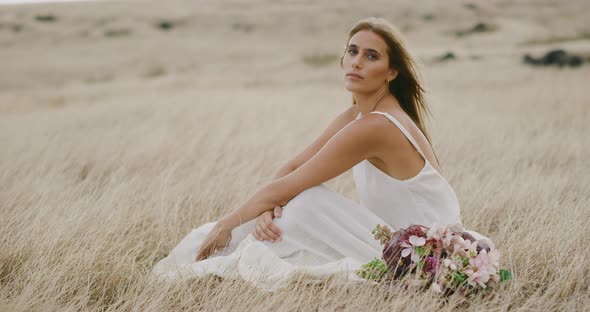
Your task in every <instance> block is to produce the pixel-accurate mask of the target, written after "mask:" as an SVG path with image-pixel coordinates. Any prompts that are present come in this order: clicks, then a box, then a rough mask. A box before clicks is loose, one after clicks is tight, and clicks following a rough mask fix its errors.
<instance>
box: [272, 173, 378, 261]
mask: <svg viewBox="0 0 590 312" xmlns="http://www.w3.org/2000/svg"><path fill="white" fill-rule="evenodd" d="M273 221H274V222H275V224H276V225H277V226H278V227H279V229H281V232H282V237H281V240H280V241H278V242H274V243H273V242H269V241H264V244H266V245H267V246H268V247H269V248H271V249H273V251H274V252H275V253H277V255H278V256H280V257H281V258H283V259H285V260H286V261H288V262H292V263H297V264H321V263H325V262H331V261H335V260H339V259H342V258H344V257H351V258H355V259H359V260H360V261H370V260H372V259H373V257H379V256H380V255H381V251H382V248H381V245H380V244H379V241H377V240H375V239H374V238H373V234H371V230H372V229H373V228H374V227H375V225H377V224H382V225H383V224H385V222H384V221H383V220H382V219H381V218H379V217H378V216H377V215H375V214H374V213H373V212H371V211H370V210H368V209H367V208H365V207H363V206H361V205H360V204H358V203H356V202H355V201H353V200H351V199H349V198H346V197H344V196H342V195H340V194H338V193H336V192H334V191H332V190H330V189H329V188H328V187H327V186H325V185H324V184H321V185H318V186H314V187H311V188H309V189H307V190H305V191H303V192H301V193H300V194H298V195H297V196H295V197H294V198H293V199H291V201H289V202H288V203H287V205H286V206H284V209H283V214H282V216H281V217H280V218H275V219H274V220H273ZM318 262H319V263H318Z"/></svg>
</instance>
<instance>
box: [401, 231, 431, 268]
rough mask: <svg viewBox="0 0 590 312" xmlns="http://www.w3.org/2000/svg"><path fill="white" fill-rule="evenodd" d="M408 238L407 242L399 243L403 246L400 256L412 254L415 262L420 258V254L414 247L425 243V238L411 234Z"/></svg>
mask: <svg viewBox="0 0 590 312" xmlns="http://www.w3.org/2000/svg"><path fill="white" fill-rule="evenodd" d="M408 240H409V241H410V243H409V244H408V243H401V246H402V247H404V249H402V257H407V256H408V255H409V254H412V256H411V259H412V261H414V262H416V261H418V260H419V259H420V255H418V252H416V247H420V246H423V245H424V244H426V239H425V238H424V237H418V236H416V235H412V236H410V238H409V239H408Z"/></svg>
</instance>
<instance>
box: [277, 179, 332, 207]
mask: <svg viewBox="0 0 590 312" xmlns="http://www.w3.org/2000/svg"><path fill="white" fill-rule="evenodd" d="M325 187H326V186H324V185H323V184H320V185H316V186H312V187H310V188H308V189H306V190H303V191H302V192H301V193H299V194H297V195H296V196H295V197H293V198H292V199H291V200H290V201H289V202H288V203H287V205H285V209H286V208H287V207H293V206H302V207H309V206H310V205H309V204H310V203H314V202H316V203H317V202H318V201H319V196H321V195H320V194H321V193H322V192H324V191H325Z"/></svg>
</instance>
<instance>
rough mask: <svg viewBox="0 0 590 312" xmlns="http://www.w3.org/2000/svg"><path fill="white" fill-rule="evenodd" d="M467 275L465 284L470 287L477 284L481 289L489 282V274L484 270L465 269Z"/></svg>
mask: <svg viewBox="0 0 590 312" xmlns="http://www.w3.org/2000/svg"><path fill="white" fill-rule="evenodd" d="M464 272H465V274H467V276H468V278H467V283H468V284H469V285H471V286H475V285H476V284H479V286H481V287H482V288H486V283H487V282H488V281H489V280H490V274H489V273H488V272H487V271H486V270H481V271H480V270H477V271H475V270H473V269H467V270H465V271H464Z"/></svg>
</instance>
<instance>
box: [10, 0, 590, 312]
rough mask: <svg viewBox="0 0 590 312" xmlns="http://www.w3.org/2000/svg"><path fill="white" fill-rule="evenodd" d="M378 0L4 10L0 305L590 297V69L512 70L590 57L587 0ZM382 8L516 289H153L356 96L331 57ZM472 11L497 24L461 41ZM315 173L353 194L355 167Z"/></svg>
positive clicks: (475, 217)
mask: <svg viewBox="0 0 590 312" xmlns="http://www.w3.org/2000/svg"><path fill="white" fill-rule="evenodd" d="M371 5H372V6H371V7H369V6H367V4H365V3H361V2H353V1H344V2H341V1H338V2H336V1H335V2H333V3H324V4H318V3H308V4H302V3H296V2H286V3H283V4H277V3H276V2H271V1H266V2H265V1H254V2H251V3H248V4H246V3H245V2H232V1H208V2H199V3H194V2H191V1H174V2H168V1H167V2H166V4H164V3H163V2H162V3H159V2H148V1H146V2H141V4H140V2H133V1H129V2H123V1H120V2H117V1H109V2H100V1H99V2H96V3H94V2H93V3H67V4H37V5H27V6H6V7H0V21H2V23H0V24H1V26H0V68H2V75H0V146H1V148H0V185H1V187H0V213H1V218H0V310H2V311H40V310H43V311H46V310H59V311H70V310H72V311H77V310H138V311H148V310H151V311H163V310H221V311H229V310H292V309H294V308H295V307H296V309H297V310H304V311H308V310H313V311H315V310H354V311H365V310H394V311H396V310H401V309H404V310H420V311H422V310H424V311H428V310H434V309H437V310H441V311H448V310H454V309H458V308H459V309H465V310H476V311H477V310H491V311H503V310H523V311H529V310H539V311H541V310H542V311H551V310H554V311H555V310H572V311H574V310H575V311H582V310H587V309H589V308H588V307H590V296H589V295H588V294H589V290H588V285H589V283H590V260H589V259H590V248H588V246H587V244H586V243H585V239H587V238H588V237H589V236H590V227H588V221H590V209H589V208H590V207H589V202H590V170H589V169H588V168H590V167H589V166H588V161H587V155H590V140H589V139H588V134H590V126H589V122H590V94H589V93H588V82H589V77H590V66H589V64H588V63H587V64H586V65H583V66H581V67H579V68H553V67H543V68H541V67H529V66H527V65H525V64H523V63H522V62H521V57H522V54H523V53H536V54H539V53H543V52H545V51H547V50H549V49H552V48H564V49H567V50H568V51H572V52H576V53H589V52H590V40H588V38H587V37H583V36H582V37H580V36H579V34H582V33H588V31H589V29H588V28H587V27H588V25H587V20H588V17H589V16H588V12H590V11H589V10H588V9H589V7H588V6H589V5H588V3H587V2H585V1H570V2H567V3H566V2H558V1H522V2H520V1H519V2H518V4H511V3H509V2H506V1H488V2H486V3H481V4H479V3H476V4H474V5H468V2H461V1H450V2H445V3H440V2H438V1H434V0H432V1H425V2H424V3H423V4H422V5H420V6H417V5H415V4H410V3H407V2H403V1H394V2H391V1H388V2H386V1H377V2H375V3H374V4H371ZM373 15H375V16H383V17H386V18H388V19H389V20H391V21H392V22H393V23H394V24H396V25H397V26H398V27H400V29H401V30H402V31H403V33H404V34H405V35H406V38H407V41H408V42H409V45H410V47H411V48H412V50H413V52H414V55H415V56H416V58H417V59H418V60H419V63H420V70H421V74H422V76H421V77H422V79H423V82H424V85H425V86H426V88H427V100H428V103H429V105H430V108H431V110H432V112H433V118H432V119H431V120H430V122H429V124H428V126H429V129H430V133H431V136H432V138H433V142H434V149H435V151H436V152H437V155H438V158H439V160H440V163H441V166H442V169H443V175H444V176H445V177H446V178H447V179H448V180H449V183H450V184H451V185H452V186H453V188H454V189H455V191H456V193H457V196H458V198H459V200H460V203H461V206H462V218H463V223H464V225H465V226H466V227H467V228H469V229H472V230H475V231H478V232H480V233H482V234H485V235H487V236H489V237H490V238H492V239H493V240H494V242H495V245H496V246H497V247H498V248H499V250H500V252H501V253H502V257H501V266H502V267H506V268H508V269H509V270H511V271H512V272H513V274H514V278H513V280H512V281H511V282H510V283H508V284H507V285H504V287H502V288H501V289H499V290H498V292H497V294H496V297H495V298H493V299H492V300H483V299H481V298H475V299H472V300H470V301H469V302H465V301H464V300H462V299H461V298H460V297H451V298H450V300H449V302H448V303H446V304H443V302H442V301H441V300H440V299H439V298H437V297H436V296H434V295H433V294H430V293H427V294H422V293H408V292H405V293H404V292H397V291H396V292H389V291H388V290H386V289H380V288H378V287H369V286H363V287H360V286H341V285H336V284H333V283H331V281H330V280H326V283H324V284H321V285H315V286H310V285H305V284H304V283H302V282H300V281H298V280H297V279H294V280H293V283H292V287H288V288H285V289H281V290H279V291H277V292H276V293H274V294H270V293H266V292H264V291H260V290H257V289H255V288H252V287H250V286H249V285H248V284H246V283H244V282H243V281H239V280H236V281H232V280H221V279H219V278H217V277H215V276H208V277H206V278H198V279H193V280H189V281H183V282H176V283H171V284H163V283H161V282H153V281H150V280H149V279H147V278H146V273H148V272H149V271H150V269H151V268H152V267H153V265H154V264H155V263H156V262H157V261H158V260H159V259H161V258H163V257H164V256H165V255H166V254H167V253H168V252H169V251H170V250H171V248H173V247H174V246H175V245H176V244H177V243H178V241H179V240H180V239H181V238H182V237H184V236H185V235H186V234H187V233H188V232H189V231H190V230H191V229H192V228H195V227H197V226H199V225H201V224H203V223H205V222H208V221H211V220H214V219H216V218H218V217H220V216H222V215H224V214H225V213H227V212H229V211H231V210H232V209H235V208H236V207H237V206H238V205H240V204H241V203H242V202H243V201H245V200H246V199H247V198H248V197H249V196H250V195H252V194H253V193H254V192H255V191H256V190H257V189H258V187H260V186H262V185H263V184H265V183H267V182H268V181H269V180H270V179H271V177H272V176H273V175H274V173H275V171H276V170H278V169H279V167H280V166H281V165H282V164H283V163H284V162H285V161H287V160H288V159H290V158H291V157H292V156H294V155H295V153H298V152H299V151H300V150H302V149H303V148H304V147H305V146H306V144H309V143H310V142H311V141H312V140H313V139H314V138H315V137H316V136H317V135H318V134H319V133H320V132H321V131H322V130H323V129H324V127H325V126H326V124H327V122H328V121H330V120H331V119H332V118H333V117H334V116H335V115H336V114H337V113H339V112H340V111H342V110H344V109H345V108H346V107H347V106H348V105H350V102H351V99H350V94H349V93H348V92H347V91H346V90H345V89H344V88H343V80H342V74H341V71H340V68H339V65H338V58H339V56H340V53H342V50H343V48H344V45H345V43H346V42H345V40H346V35H347V31H348V28H349V27H350V26H351V25H352V24H353V23H354V22H355V21H356V20H358V19H360V18H363V17H366V16H373ZM48 16H53V18H51V17H48ZM164 22H166V23H169V24H168V25H170V24H171V25H173V27H172V28H168V29H166V26H162V25H163V24H162V23H164ZM478 22H485V23H488V24H490V25H493V26H494V27H490V28H489V29H490V30H489V32H483V33H473V34H469V35H461V36H457V35H454V34H455V33H456V32H461V33H462V34H463V33H465V30H466V29H470V27H472V25H474V24H476V23H478ZM584 27H586V28H584ZM551 38H572V39H571V40H569V39H567V40H550V39H551ZM523 43H527V44H523ZM449 51H451V52H453V53H454V54H455V55H456V58H455V59H453V60H448V61H437V58H438V57H439V56H441V55H443V54H445V53H446V52H449ZM327 184H328V185H329V186H330V187H332V188H333V189H334V190H336V191H338V192H340V193H342V194H343V195H345V196H349V197H350V198H353V199H357V194H356V192H355V189H354V184H353V181H352V174H351V172H347V173H346V174H344V175H342V176H340V177H338V178H336V179H334V180H331V181H329V182H328V183H327Z"/></svg>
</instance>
